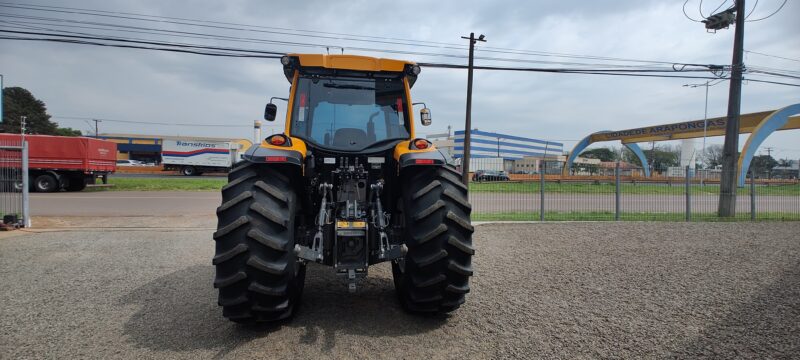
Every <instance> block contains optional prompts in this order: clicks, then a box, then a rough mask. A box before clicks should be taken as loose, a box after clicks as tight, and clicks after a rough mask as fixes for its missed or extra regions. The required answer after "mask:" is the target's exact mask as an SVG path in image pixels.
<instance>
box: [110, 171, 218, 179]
mask: <svg viewBox="0 0 800 360" xmlns="http://www.w3.org/2000/svg"><path fill="white" fill-rule="evenodd" d="M109 177H111V178H147V179H157V178H184V177H185V178H187V179H227V178H228V176H227V175H225V174H221V173H220V174H218V173H213V174H203V175H202V176H194V177H187V176H184V175H180V174H178V173H177V172H166V173H164V174H136V173H114V174H111V175H110V176H109Z"/></svg>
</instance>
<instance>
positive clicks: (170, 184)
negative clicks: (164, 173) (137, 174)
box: [92, 177, 227, 191]
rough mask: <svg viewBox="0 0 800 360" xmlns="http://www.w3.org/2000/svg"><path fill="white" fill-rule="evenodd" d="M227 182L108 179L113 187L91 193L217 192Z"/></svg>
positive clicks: (201, 179)
mask: <svg viewBox="0 0 800 360" xmlns="http://www.w3.org/2000/svg"><path fill="white" fill-rule="evenodd" d="M226 182H227V180H225V179H204V178H182V177H176V178H113V177H112V178H110V179H108V183H109V184H112V185H113V186H110V187H100V188H93V189H92V190H93V191H134V190H138V191H170V190H172V191H210V190H216V191H219V190H220V188H222V186H223V185H225V183H226Z"/></svg>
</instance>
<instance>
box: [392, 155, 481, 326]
mask: <svg viewBox="0 0 800 360" xmlns="http://www.w3.org/2000/svg"><path fill="white" fill-rule="evenodd" d="M405 171H406V172H410V171H413V172H411V173H410V174H404V175H408V176H405V177H404V179H403V183H404V188H403V204H405V205H403V206H404V208H403V213H404V217H405V227H406V230H405V243H406V246H407V247H408V252H407V253H406V255H405V256H404V257H403V258H402V259H400V260H399V261H396V262H392V275H393V277H394V282H395V288H396V289H397V293H398V296H399V298H400V303H401V304H402V305H403V307H404V308H405V309H406V310H408V311H410V312H415V313H417V312H419V313H446V312H450V311H453V310H455V309H457V308H458V307H459V306H461V304H463V303H464V298H465V294H466V293H468V292H469V278H470V276H472V255H473V254H474V253H475V249H474V248H473V247H472V232H473V228H472V225H471V224H470V212H471V209H472V207H471V206H470V204H469V202H468V198H467V187H466V186H465V185H464V184H463V183H461V177H460V174H458V172H456V170H455V169H453V168H451V167H449V166H445V167H431V168H424V167H423V168H419V169H406V170H405Z"/></svg>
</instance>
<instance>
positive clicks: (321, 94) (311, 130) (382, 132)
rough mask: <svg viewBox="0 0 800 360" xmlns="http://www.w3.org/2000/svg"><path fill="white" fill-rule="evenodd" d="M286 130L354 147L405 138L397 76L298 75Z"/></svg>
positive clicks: (402, 92)
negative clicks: (342, 76) (382, 77)
mask: <svg viewBox="0 0 800 360" xmlns="http://www.w3.org/2000/svg"><path fill="white" fill-rule="evenodd" d="M294 96H295V101H294V106H293V109H292V125H291V129H290V131H291V135H292V136H297V137H300V138H302V139H304V140H306V141H310V142H312V143H315V144H317V145H321V146H324V147H327V148H332V149H340V150H350V151H359V150H363V149H365V148H367V147H369V146H370V145H373V144H375V143H378V142H388V141H389V140H394V139H408V137H409V131H408V129H409V124H408V114H407V113H408V111H407V107H408V105H407V100H406V96H405V88H404V86H403V81H402V79H367V78H341V77H339V78H328V77H317V78H306V77H303V78H300V79H298V84H297V90H296V92H295V94H294Z"/></svg>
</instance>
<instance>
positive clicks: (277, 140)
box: [267, 135, 289, 146]
mask: <svg viewBox="0 0 800 360" xmlns="http://www.w3.org/2000/svg"><path fill="white" fill-rule="evenodd" d="M288 142H289V141H288V139H287V138H286V136H283V135H272V136H270V137H268V138H267V144H270V145H273V146H285V145H287V144H288Z"/></svg>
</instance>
